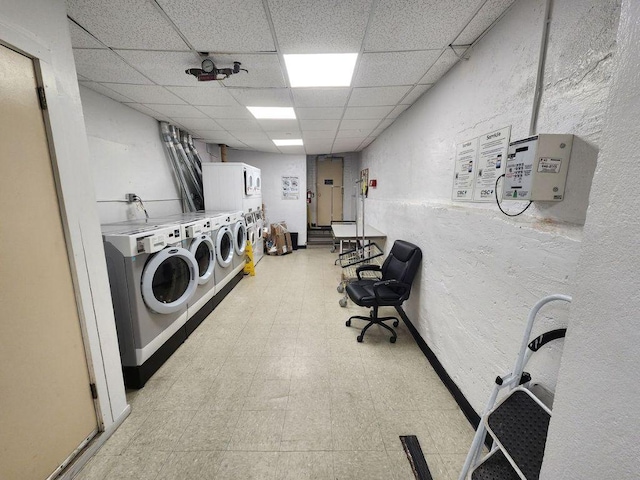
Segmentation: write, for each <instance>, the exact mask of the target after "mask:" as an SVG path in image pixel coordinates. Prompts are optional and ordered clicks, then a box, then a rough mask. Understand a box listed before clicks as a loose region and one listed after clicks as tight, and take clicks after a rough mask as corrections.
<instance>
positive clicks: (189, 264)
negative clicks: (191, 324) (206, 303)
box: [141, 247, 198, 313]
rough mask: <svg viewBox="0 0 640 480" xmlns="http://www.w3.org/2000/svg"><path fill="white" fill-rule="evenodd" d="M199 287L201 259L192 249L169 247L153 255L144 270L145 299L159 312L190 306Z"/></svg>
mask: <svg viewBox="0 0 640 480" xmlns="http://www.w3.org/2000/svg"><path fill="white" fill-rule="evenodd" d="M197 287H198V263H197V262H196V259H195V258H194V256H193V255H192V254H191V252H190V251H189V250H187V249H186V248H182V247H167V248H165V249H163V250H160V251H159V252H158V253H156V254H154V255H152V256H151V257H150V258H149V260H148V261H147V264H146V265H145V266H144V270H143V271H142V280H141V290H142V299H143V300H144V303H145V304H146V305H147V307H149V308H150V309H151V310H153V311H154V312H157V313H173V312H177V311H178V310H180V309H181V308H184V307H186V305H187V302H188V301H189V300H191V297H192V296H193V294H194V293H195V291H196V288H197Z"/></svg>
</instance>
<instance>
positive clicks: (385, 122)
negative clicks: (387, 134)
mask: <svg viewBox="0 0 640 480" xmlns="http://www.w3.org/2000/svg"><path fill="white" fill-rule="evenodd" d="M394 120H395V118H387V119H385V120H383V121H382V122H381V123H380V125H378V126H377V128H376V129H375V130H374V131H373V132H371V135H370V136H372V137H377V136H378V135H380V134H381V133H382V132H384V131H385V130H386V129H387V128H388V127H389V126H390V125H391V124H392V123H393V122H394Z"/></svg>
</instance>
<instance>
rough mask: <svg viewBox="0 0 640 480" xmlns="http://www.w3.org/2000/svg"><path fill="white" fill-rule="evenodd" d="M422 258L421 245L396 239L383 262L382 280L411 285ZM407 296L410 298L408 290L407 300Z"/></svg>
mask: <svg viewBox="0 0 640 480" xmlns="http://www.w3.org/2000/svg"><path fill="white" fill-rule="evenodd" d="M421 260H422V250H420V247H418V246H416V245H414V244H413V243H409V242H405V241H404V240H396V241H395V243H394V244H393V247H391V252H389V255H388V256H387V258H386V260H385V261H384V263H383V264H382V280H392V279H393V280H398V281H399V282H402V283H407V284H409V285H411V284H412V283H413V278H414V277H415V276H416V273H418V267H419V266H420V261H421ZM407 298H409V292H406V297H405V300H406V299H407Z"/></svg>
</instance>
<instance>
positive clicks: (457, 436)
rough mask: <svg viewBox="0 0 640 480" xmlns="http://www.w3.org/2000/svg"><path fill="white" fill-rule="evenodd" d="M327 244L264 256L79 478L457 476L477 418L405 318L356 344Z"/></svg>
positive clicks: (437, 479)
mask: <svg viewBox="0 0 640 480" xmlns="http://www.w3.org/2000/svg"><path fill="white" fill-rule="evenodd" d="M335 258H336V254H332V253H330V251H329V248H328V247H316V248H308V249H306V250H297V251H294V252H293V253H292V254H290V255H285V256H281V257H269V256H266V257H264V258H263V259H262V261H261V262H260V263H259V264H258V265H257V266H256V276H255V277H245V278H244V279H243V280H242V281H241V282H240V283H239V284H238V285H237V287H236V288H235V289H234V290H233V291H232V292H231V293H230V294H229V295H228V296H227V297H226V298H225V299H224V301H223V302H222V303H221V304H220V305H219V306H218V307H217V308H216V309H215V310H214V311H213V312H212V313H211V315H209V317H208V318H207V319H206V320H205V321H204V322H203V323H202V324H201V325H200V327H199V328H198V329H197V330H196V331H195V332H194V333H193V334H192V335H191V337H189V338H188V339H187V341H186V342H185V343H184V344H183V345H182V346H181V347H180V349H179V350H178V351H176V352H175V353H174V355H173V356H172V357H171V358H170V359H169V360H168V361H167V363H166V364H165V365H163V367H162V368H161V369H160V370H159V371H158V372H157V373H156V374H155V375H154V376H153V377H152V378H151V380H149V382H147V384H146V386H145V387H144V388H143V389H141V390H137V391H130V392H128V394H127V398H128V401H129V403H130V404H131V409H132V412H131V415H130V416H129V417H128V418H127V419H126V420H125V422H124V423H123V425H122V426H121V427H120V428H119V429H118V430H117V431H116V432H115V434H114V435H113V436H112V437H111V438H110V439H109V440H108V441H107V442H106V443H105V445H104V446H103V447H102V448H101V449H100V450H99V451H98V453H97V454H96V455H95V456H94V457H93V458H92V459H91V461H90V462H89V463H88V464H87V465H86V466H85V468H84V469H83V470H82V471H81V472H80V474H79V476H78V477H76V478H78V479H81V480H103V479H108V480H124V479H135V480H161V479H162V480H168V479H171V480H175V479H180V480H191V479H197V480H204V479H224V480H231V479H238V480H249V479H269V480H276V479H277V480H284V479H287V480H302V479H317V480H324V479H327V480H330V479H340V480H345V479H363V480H377V479H380V480H389V479H398V480H400V479H402V480H410V479H413V478H414V476H413V474H412V472H411V467H410V465H409V462H408V460H407V457H406V455H405V453H404V451H403V449H402V445H401V443H400V440H399V438H398V437H399V435H417V437H418V439H419V441H420V445H421V447H422V450H423V452H424V453H425V456H426V459H427V463H428V465H429V469H430V471H431V474H432V476H433V478H434V480H454V479H457V478H458V474H459V472H460V469H461V467H462V464H463V463H464V459H465V456H466V453H467V451H468V449H469V446H470V444H471V441H472V439H473V433H474V432H473V429H472V428H471V426H470V425H469V423H468V421H467V420H466V419H465V417H464V416H463V414H462V412H461V411H460V409H459V408H458V406H457V404H456V403H455V401H454V400H453V398H452V397H451V395H450V394H449V392H448V391H447V389H446V388H445V387H444V385H443V384H442V382H441V381H440V380H439V378H438V377H437V375H436V374H435V372H434V371H433V369H432V368H431V366H430V365H429V363H428V361H427V360H426V358H425V357H424V355H423V354H422V352H421V351H420V349H419V348H418V346H417V345H416V343H415V341H414V340H413V338H412V336H411V334H410V333H409V331H408V329H407V328H406V327H405V326H404V324H403V323H402V322H401V324H400V327H399V328H398V329H397V331H398V340H397V342H396V343H395V344H391V343H389V335H388V332H387V331H386V330H383V329H381V328H380V327H373V328H371V329H369V331H368V332H367V334H366V335H365V338H364V342H363V343H357V342H356V336H357V335H358V333H359V332H360V328H362V327H363V326H364V323H363V322H362V321H357V320H356V321H354V322H353V324H352V326H351V328H348V327H346V326H345V320H346V319H347V318H348V317H349V316H350V315H354V314H364V315H367V314H368V313H367V312H368V310H367V309H364V308H359V307H356V306H354V305H353V304H352V303H351V302H350V303H349V305H348V307H347V308H341V307H340V306H339V305H338V300H339V299H340V298H341V295H340V294H339V293H338V292H337V291H336V286H337V284H338V280H339V279H340V268H339V267H337V266H334V260H335Z"/></svg>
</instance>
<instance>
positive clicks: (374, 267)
mask: <svg viewBox="0 0 640 480" xmlns="http://www.w3.org/2000/svg"><path fill="white" fill-rule="evenodd" d="M381 270H382V267H380V265H372V264H368V265H361V266H359V267H358V268H356V275H357V276H358V280H362V278H361V277H360V272H366V271H370V272H379V271H381Z"/></svg>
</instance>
